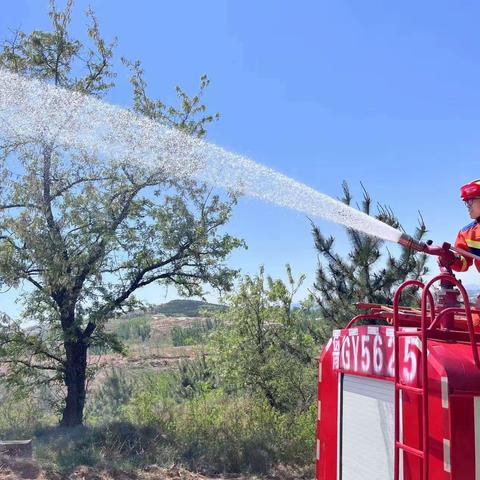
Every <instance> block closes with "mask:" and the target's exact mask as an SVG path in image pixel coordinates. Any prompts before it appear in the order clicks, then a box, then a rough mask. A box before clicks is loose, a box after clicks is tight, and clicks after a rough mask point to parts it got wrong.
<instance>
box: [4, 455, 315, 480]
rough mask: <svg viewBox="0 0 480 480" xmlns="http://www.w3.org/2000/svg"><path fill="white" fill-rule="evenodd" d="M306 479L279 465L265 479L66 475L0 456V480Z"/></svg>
mask: <svg viewBox="0 0 480 480" xmlns="http://www.w3.org/2000/svg"><path fill="white" fill-rule="evenodd" d="M161 479H162V480H163V479H164V480H260V479H262V480H300V479H303V480H309V479H311V472H299V471H293V470H290V469H288V468H285V467H282V466H279V467H277V468H276V469H275V471H273V472H272V473H271V474H269V475H267V476H265V477H258V476H244V475H217V476H205V475H202V474H200V473H194V472H189V471H188V470H185V469H183V468H180V467H177V466H175V465H174V466H171V467H170V468H162V467H159V466H157V465H152V466H150V467H147V468H144V469H141V470H135V471H129V472H127V471H123V470H105V469H102V468H95V467H86V466H79V467H78V468H77V469H76V470H75V471H74V472H73V473H71V474H69V475H61V474H60V473H58V472H55V471H52V470H48V469H42V468H41V467H39V466H38V465H37V464H36V463H35V461H33V460H21V459H11V458H6V457H0V480H161Z"/></svg>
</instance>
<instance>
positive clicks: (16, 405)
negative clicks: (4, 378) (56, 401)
mask: <svg viewBox="0 0 480 480" xmlns="http://www.w3.org/2000/svg"><path fill="white" fill-rule="evenodd" d="M44 393H45V392H42V391H41V390H39V389H35V390H31V391H30V392H29V394H28V395H21V394H19V393H18V392H16V391H12V390H10V389H8V388H6V387H5V386H4V385H2V386H0V438H1V439H2V440H9V439H12V440H18V439H19V438H31V437H32V435H33V434H34V433H35V431H36V430H37V429H38V428H40V427H42V426H46V425H49V424H52V423H53V422H55V421H56V420H57V418H56V416H55V415H54V414H53V413H52V409H51V407H50V405H49V404H48V402H47V401H46V399H45V397H44V396H43V394H44Z"/></svg>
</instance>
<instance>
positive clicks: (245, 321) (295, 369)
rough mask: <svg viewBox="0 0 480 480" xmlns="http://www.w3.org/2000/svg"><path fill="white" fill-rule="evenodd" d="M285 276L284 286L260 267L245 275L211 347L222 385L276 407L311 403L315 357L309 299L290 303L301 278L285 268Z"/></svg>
mask: <svg viewBox="0 0 480 480" xmlns="http://www.w3.org/2000/svg"><path fill="white" fill-rule="evenodd" d="M287 275H288V284H285V283H284V282H282V281H281V280H274V279H272V278H271V277H265V274H264V270H263V268H262V269H261V270H260V272H259V274H258V275H255V276H253V277H251V276H246V277H245V278H244V279H243V280H242V282H241V284H240V285H239V287H238V290H237V291H236V292H235V293H234V294H233V295H231V296H230V298H229V308H228V309H227V311H226V312H225V313H223V314H221V315H220V320H221V322H220V326H219V327H217V329H216V330H215V331H214V333H213V334H212V342H211V345H210V347H211V353H212V358H213V363H214V368H215V370H216V371H217V373H218V375H219V384H220V385H221V386H223V387H224V388H225V389H226V390H227V391H231V392H238V391H245V390H246V391H247V392H249V393H254V394H257V395H261V396H262V397H263V399H265V400H266V401H268V403H269V404H270V406H271V407H273V408H275V409H277V410H280V411H292V410H296V409H298V410H304V409H306V408H308V407H309V406H310V405H311V402H312V400H313V398H314V395H315V375H316V373H315V371H316V364H317V362H316V356H317V355H318V344H317V342H316V341H315V340H316V339H315V335H314V334H313V335H312V332H311V330H312V329H313V330H315V326H316V323H317V322H315V321H312V315H311V313H312V307H313V305H312V303H310V302H308V301H307V302H305V303H304V304H302V305H301V307H300V308H294V306H293V299H294V296H295V294H296V293H297V291H298V288H299V287H300V286H301V285H302V283H303V281H304V279H305V277H304V276H303V275H302V276H301V277H300V278H299V280H298V281H296V280H295V279H294V278H293V276H292V273H291V269H290V267H289V266H287Z"/></svg>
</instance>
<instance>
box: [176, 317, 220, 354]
mask: <svg viewBox="0 0 480 480" xmlns="http://www.w3.org/2000/svg"><path fill="white" fill-rule="evenodd" d="M214 327H215V324H214V322H213V321H212V320H206V321H196V322H194V323H193V324H192V325H190V326H188V327H179V326H174V327H173V328H172V330H171V331H170V336H171V338H172V344H173V346H174V347H180V346H182V345H198V344H199V343H205V341H206V339H207V337H208V335H209V333H210V332H211V331H212V330H213V328H214Z"/></svg>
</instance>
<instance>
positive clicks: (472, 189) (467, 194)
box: [460, 180, 480, 200]
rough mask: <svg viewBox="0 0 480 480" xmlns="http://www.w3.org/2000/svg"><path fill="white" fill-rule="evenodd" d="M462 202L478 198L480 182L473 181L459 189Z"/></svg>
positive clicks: (479, 195)
mask: <svg viewBox="0 0 480 480" xmlns="http://www.w3.org/2000/svg"><path fill="white" fill-rule="evenodd" d="M460 196H461V197H462V200H468V199H470V198H477V197H480V180H474V181H473V182H470V183H467V184H466V185H463V187H461V188H460Z"/></svg>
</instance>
